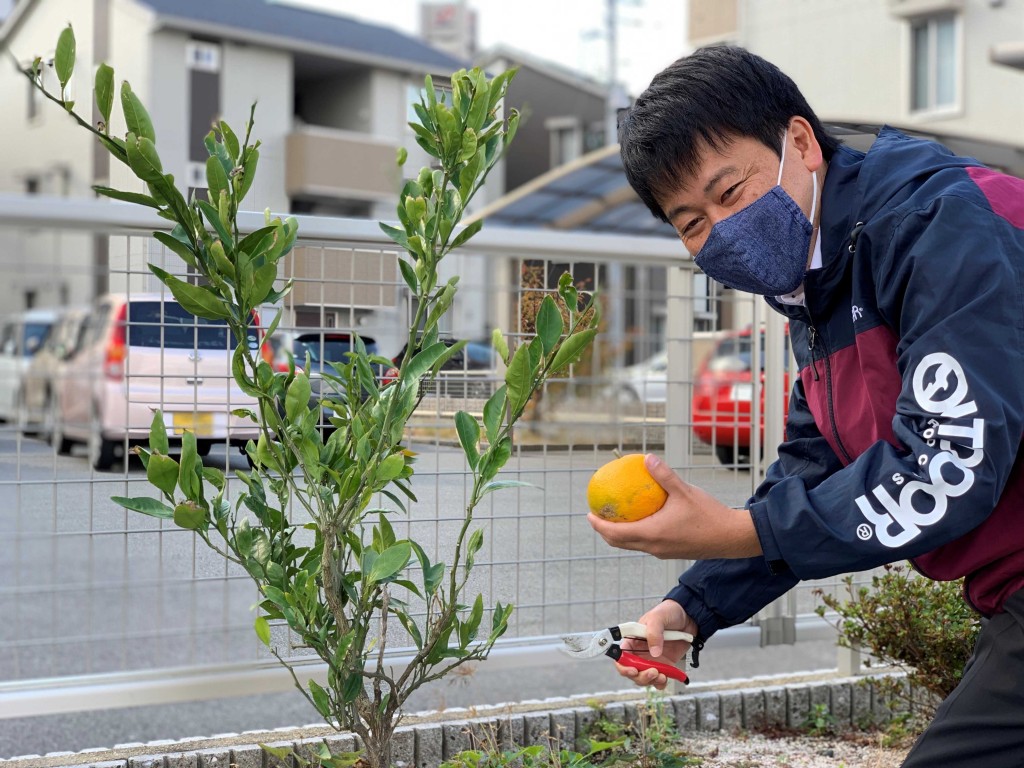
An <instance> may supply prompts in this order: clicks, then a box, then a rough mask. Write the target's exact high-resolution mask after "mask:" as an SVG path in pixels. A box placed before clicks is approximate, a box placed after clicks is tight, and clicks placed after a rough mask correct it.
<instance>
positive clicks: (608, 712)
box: [601, 701, 626, 725]
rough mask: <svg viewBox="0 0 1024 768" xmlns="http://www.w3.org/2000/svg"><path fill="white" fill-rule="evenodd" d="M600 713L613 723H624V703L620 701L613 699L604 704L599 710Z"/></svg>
mask: <svg viewBox="0 0 1024 768" xmlns="http://www.w3.org/2000/svg"><path fill="white" fill-rule="evenodd" d="M601 714H602V715H603V716H604V717H605V719H607V720H609V721H610V722H613V723H621V724H623V725H625V724H626V705H625V704H623V703H622V702H621V701H613V702H611V703H610V704H605V706H604V708H603V709H602V710H601Z"/></svg>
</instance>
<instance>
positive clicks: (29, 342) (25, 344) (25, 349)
mask: <svg viewBox="0 0 1024 768" xmlns="http://www.w3.org/2000/svg"><path fill="white" fill-rule="evenodd" d="M52 328H53V325H51V324H50V323H43V322H28V323H25V329H24V332H23V333H22V347H21V354H23V355H25V356H26V357H30V356H32V355H34V354H35V353H36V352H38V351H39V350H40V349H42V347H43V342H45V341H46V337H47V336H49V335H50V330H51V329H52Z"/></svg>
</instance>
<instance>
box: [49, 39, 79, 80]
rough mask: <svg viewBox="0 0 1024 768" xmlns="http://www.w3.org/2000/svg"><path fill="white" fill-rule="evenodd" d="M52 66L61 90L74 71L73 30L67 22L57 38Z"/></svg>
mask: <svg viewBox="0 0 1024 768" xmlns="http://www.w3.org/2000/svg"><path fill="white" fill-rule="evenodd" d="M53 68H54V70H55V71H56V72H57V79H58V80H59V81H60V87H61V91H63V90H64V88H66V87H67V84H68V81H69V80H70V79H71V73H72V72H74V71H75V31H74V30H73V29H72V28H71V25H70V24H68V25H67V26H66V27H64V29H63V30H61V33H60V37H59V38H57V52H56V53H55V54H54V57H53Z"/></svg>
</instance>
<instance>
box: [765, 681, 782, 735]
mask: <svg viewBox="0 0 1024 768" xmlns="http://www.w3.org/2000/svg"><path fill="white" fill-rule="evenodd" d="M762 692H763V693H764V726H765V728H783V727H785V725H786V689H785V688H783V687H782V686H781V685H772V686H769V687H767V688H765V689H764V691H762Z"/></svg>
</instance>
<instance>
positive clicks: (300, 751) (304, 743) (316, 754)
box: [294, 737, 324, 765]
mask: <svg viewBox="0 0 1024 768" xmlns="http://www.w3.org/2000/svg"><path fill="white" fill-rule="evenodd" d="M323 744H324V740H323V738H322V737H321V738H319V739H299V740H298V741H296V742H295V744H294V749H295V754H296V755H297V756H298V757H300V758H302V759H303V760H306V761H308V762H309V763H312V764H313V765H316V764H318V763H319V762H320V747H321V746H323ZM298 764H299V765H301V763H298Z"/></svg>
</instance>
